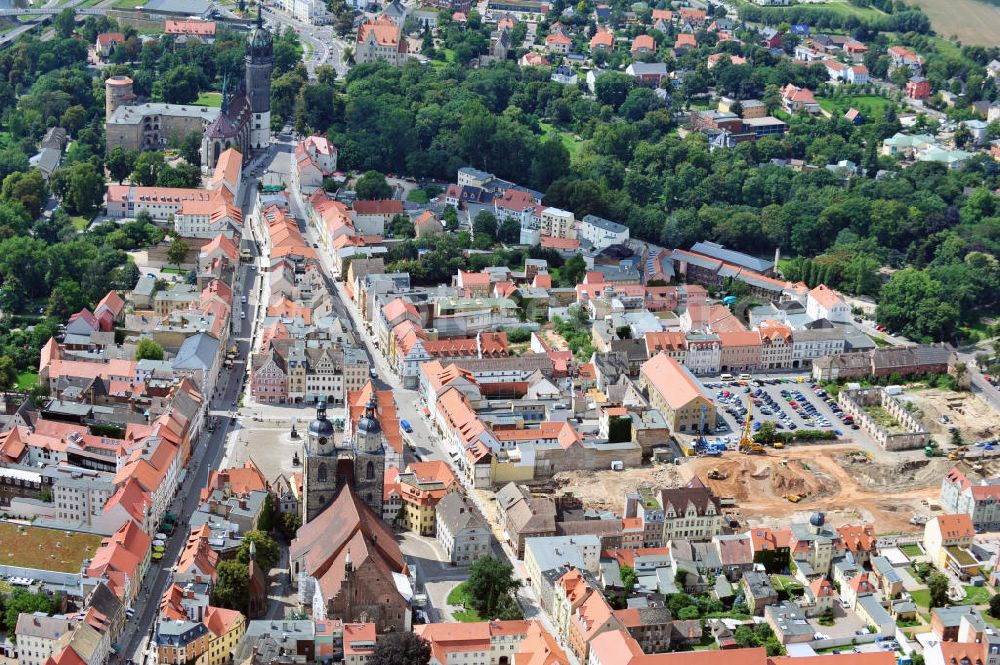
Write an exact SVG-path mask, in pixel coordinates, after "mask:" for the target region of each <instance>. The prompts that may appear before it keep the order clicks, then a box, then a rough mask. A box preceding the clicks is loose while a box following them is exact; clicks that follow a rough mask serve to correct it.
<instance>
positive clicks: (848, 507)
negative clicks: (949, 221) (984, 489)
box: [532, 386, 1000, 533]
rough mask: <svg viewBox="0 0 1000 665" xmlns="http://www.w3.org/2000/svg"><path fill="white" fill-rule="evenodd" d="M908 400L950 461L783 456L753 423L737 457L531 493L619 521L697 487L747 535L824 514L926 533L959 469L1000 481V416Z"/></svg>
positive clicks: (918, 393) (845, 450) (858, 451)
mask: <svg viewBox="0 0 1000 665" xmlns="http://www.w3.org/2000/svg"><path fill="white" fill-rule="evenodd" d="M900 399H901V400H903V401H905V402H910V403H912V405H913V407H912V413H913V415H915V416H916V417H918V418H920V419H921V420H922V421H923V423H924V424H925V425H926V427H927V429H928V430H929V431H930V432H931V433H932V434H933V438H934V439H935V440H936V441H937V442H938V443H939V444H940V445H941V449H940V451H941V452H938V453H937V454H936V455H935V456H929V455H928V456H925V455H924V452H923V450H918V451H906V452H889V451H886V450H882V449H880V448H879V447H878V446H874V445H872V444H870V443H865V442H863V441H862V440H857V441H844V442H841V443H823V444H818V443H817V444H793V445H790V446H787V447H785V448H783V449H780V450H779V449H775V448H772V447H769V446H768V447H762V446H759V445H751V444H752V436H751V433H750V428H749V421H745V422H743V423H740V425H741V428H740V429H741V430H742V432H739V431H738V435H741V436H739V443H738V444H737V445H736V446H734V447H735V448H736V450H733V449H729V450H725V448H722V447H720V449H719V450H715V449H714V448H713V447H712V446H713V444H714V442H711V443H704V444H701V445H698V446H697V447H698V448H699V449H701V448H703V449H704V451H703V452H705V453H706V454H698V452H702V450H699V451H698V452H696V453H695V455H694V456H692V457H687V458H683V459H682V460H681V461H680V462H679V463H678V464H676V465H675V464H653V465H652V466H643V467H642V468H629V469H626V470H625V471H612V470H608V471H596V472H595V471H588V472H585V473H584V472H576V471H573V472H563V473H559V474H556V475H555V476H554V477H553V478H551V479H550V480H549V481H547V482H546V483H544V484H541V485H536V486H534V487H532V489H533V491H535V492H537V493H538V494H543V495H556V496H558V495H565V494H570V495H573V496H574V497H576V498H578V499H580V500H581V501H582V502H583V504H584V505H585V506H587V507H588V508H593V509H598V510H612V511H616V512H620V511H621V507H622V501H623V497H624V494H625V492H626V491H629V490H633V489H635V488H637V487H652V488H669V487H679V486H681V485H683V484H685V483H687V482H688V481H690V480H691V479H692V478H694V477H698V478H700V479H701V480H702V481H704V482H705V483H706V484H708V485H709V486H710V487H711V488H712V490H713V492H715V494H716V495H717V496H719V497H720V498H722V499H725V502H724V503H725V505H726V506H732V508H728V507H727V513H729V515H730V517H731V518H733V519H734V520H735V521H736V522H737V523H739V524H740V525H741V526H755V525H764V526H775V525H782V524H787V523H788V522H789V521H790V520H806V519H808V517H809V515H810V514H812V513H813V512H815V511H817V510H821V511H824V512H825V513H826V514H827V516H828V519H829V520H830V521H831V523H833V524H835V525H840V524H845V523H856V522H859V521H862V520H864V521H871V522H874V523H875V524H878V525H879V531H880V532H881V533H906V532H912V531H917V530H920V529H922V524H923V523H924V522H925V521H926V520H927V519H928V518H930V517H931V516H933V514H934V511H935V510H936V504H937V501H938V495H939V493H940V487H941V479H942V477H943V476H944V474H945V473H947V471H948V469H949V468H950V467H951V466H952V465H954V464H955V463H956V461H957V460H959V459H963V458H964V460H965V462H966V463H967V464H968V466H969V471H970V472H980V473H983V474H986V475H990V474H994V473H996V472H1000V443H998V444H997V446H996V447H995V448H994V447H993V446H991V445H990V446H985V445H982V442H984V441H987V440H995V439H997V438H998V437H1000V415H998V414H997V413H996V412H995V411H994V410H993V409H991V408H990V407H989V406H988V405H986V404H985V403H984V402H983V401H982V400H980V399H979V398H978V397H976V396H975V395H973V394H971V393H966V392H953V391H947V390H940V389H927V388H924V387H923V386H908V387H907V388H906V390H905V392H904V393H903V394H902V395H901V396H900ZM908 408H909V407H908ZM951 428H955V429H956V430H957V433H958V435H959V436H960V437H961V439H962V441H963V443H964V444H965V445H964V446H963V447H962V448H959V449H956V448H954V447H953V446H952V445H950V444H951V443H952V442H953V438H954V434H953V433H952V431H951ZM852 438H853V437H852ZM977 442H979V443H980V445H979V446H976V445H975V444H976V443H977ZM695 445H697V444H695Z"/></svg>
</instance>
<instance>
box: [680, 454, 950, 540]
mask: <svg viewBox="0 0 1000 665" xmlns="http://www.w3.org/2000/svg"><path fill="white" fill-rule="evenodd" d="M855 450H856V449H855V448H852V447H851V446H849V445H825V446H809V447H805V446H803V447H797V448H795V449H792V450H788V451H782V452H774V453H772V454H771V455H767V456H747V455H739V454H737V453H730V454H729V455H728V456H726V457H723V458H714V459H713V458H698V459H694V460H691V462H690V463H687V464H684V465H682V466H681V467H680V471H681V474H682V476H683V478H684V479H685V480H687V479H690V478H691V477H693V476H695V475H697V476H698V477H700V478H702V479H703V480H704V481H705V482H707V483H708V484H709V486H710V487H712V489H713V490H714V491H715V492H716V493H717V494H718V495H719V496H722V497H733V498H734V499H735V500H736V506H737V509H738V511H739V517H740V518H742V519H744V520H746V521H747V522H748V523H749V524H768V525H778V524H784V523H787V522H788V520H789V518H795V519H802V518H805V517H806V516H808V515H809V514H810V513H812V512H814V511H816V510H822V511H824V512H826V513H827V516H828V519H829V520H830V521H831V522H832V523H834V524H844V523H848V522H857V521H859V520H865V521H872V522H874V523H875V524H877V525H878V528H879V531H880V532H881V533H900V532H908V531H913V530H915V529H917V528H918V527H914V526H913V525H911V524H910V518H911V517H912V516H913V515H914V514H915V513H916V514H927V508H926V507H925V506H923V505H921V501H922V500H924V499H936V497H937V493H938V487H939V485H940V482H941V475H942V474H943V473H944V472H945V471H946V470H947V469H948V467H949V465H950V463H949V462H948V461H947V460H945V459H941V458H938V459H934V460H930V459H926V460H913V461H908V462H903V463H900V464H897V465H883V464H876V463H874V462H871V461H868V459H867V457H865V456H863V455H860V454H858V455H854V454H851V453H852V451H855ZM713 468H716V469H718V470H719V471H720V472H722V473H723V474H724V475H725V476H726V479H725V480H709V479H708V471H709V470H710V469H713ZM792 494H796V495H799V496H801V497H802V500H801V501H800V502H799V503H792V502H790V501H788V500H787V499H786V498H785V496H786V495H792Z"/></svg>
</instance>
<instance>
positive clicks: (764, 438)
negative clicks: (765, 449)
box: [753, 420, 778, 446]
mask: <svg viewBox="0 0 1000 665" xmlns="http://www.w3.org/2000/svg"><path fill="white" fill-rule="evenodd" d="M753 438H754V440H755V441H758V442H760V443H763V444H764V445H767V446H769V445H771V444H772V443H774V442H775V441H776V440H777V438H778V431H777V429H776V428H775V426H774V422H773V421H770V420H765V421H764V422H762V423H761V424H760V430H758V431H757V433H756V434H754V437H753Z"/></svg>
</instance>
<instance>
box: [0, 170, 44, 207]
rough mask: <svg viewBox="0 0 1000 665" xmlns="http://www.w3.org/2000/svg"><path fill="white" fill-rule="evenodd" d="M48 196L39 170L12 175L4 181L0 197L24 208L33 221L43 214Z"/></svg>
mask: <svg viewBox="0 0 1000 665" xmlns="http://www.w3.org/2000/svg"><path fill="white" fill-rule="evenodd" d="M46 195H47V187H46V186H45V178H43V177H42V172H41V171H39V170H38V169H31V170H30V171H28V172H26V173H25V172H17V173H11V174H10V175H9V176H7V177H6V178H4V179H3V187H2V189H0V196H2V197H3V198H4V200H6V201H15V202H17V203H20V204H21V205H23V206H24V209H25V210H26V211H27V213H28V214H29V215H31V217H32V219H35V218H37V217H38V216H39V215H41V214H42V203H43V202H44V201H45V197H46Z"/></svg>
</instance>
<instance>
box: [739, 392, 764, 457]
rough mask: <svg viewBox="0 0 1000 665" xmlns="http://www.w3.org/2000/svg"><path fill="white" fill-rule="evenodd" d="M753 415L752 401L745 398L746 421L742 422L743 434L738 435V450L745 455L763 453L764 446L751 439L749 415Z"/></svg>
mask: <svg viewBox="0 0 1000 665" xmlns="http://www.w3.org/2000/svg"><path fill="white" fill-rule="evenodd" d="M751 415H753V401H752V400H750V399H747V421H746V423H744V424H743V435H742V436H740V452H741V453H745V454H747V455H763V454H764V452H765V451H764V446H762V445H760V444H759V443H757V442H756V441H754V440H753V434H751V433H750V416H751Z"/></svg>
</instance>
